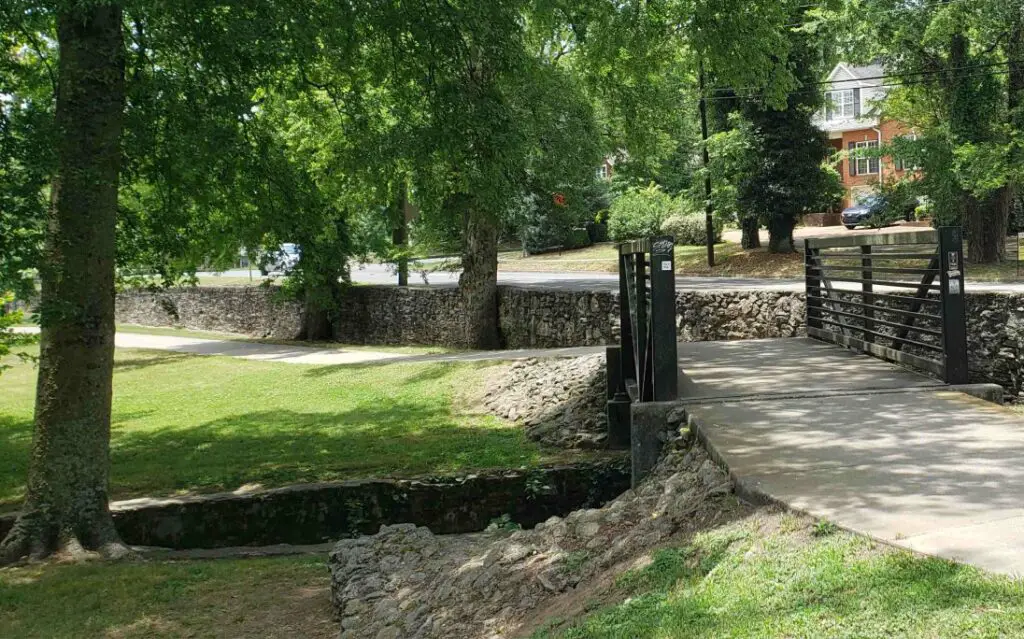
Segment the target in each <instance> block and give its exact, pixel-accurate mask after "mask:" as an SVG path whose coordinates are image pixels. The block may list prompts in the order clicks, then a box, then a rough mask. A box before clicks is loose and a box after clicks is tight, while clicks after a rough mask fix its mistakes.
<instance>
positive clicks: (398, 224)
mask: <svg viewBox="0 0 1024 639" xmlns="http://www.w3.org/2000/svg"><path fill="white" fill-rule="evenodd" d="M396 195H397V197H396V199H395V204H394V208H395V210H394V218H393V226H392V229H391V243H392V244H394V246H395V248H396V249H398V251H399V252H400V254H399V256H398V264H397V266H398V285H399V286H409V257H408V256H407V254H406V252H407V251H408V250H409V218H408V216H407V214H406V204H407V199H408V196H407V194H406V187H405V182H404V181H402V182H401V184H400V185H399V187H398V190H397V193H396Z"/></svg>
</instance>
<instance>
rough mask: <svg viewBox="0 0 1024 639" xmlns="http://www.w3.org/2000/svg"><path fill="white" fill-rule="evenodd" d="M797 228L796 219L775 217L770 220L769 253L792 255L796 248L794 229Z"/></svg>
mask: <svg viewBox="0 0 1024 639" xmlns="http://www.w3.org/2000/svg"><path fill="white" fill-rule="evenodd" d="M795 227H796V218H795V217H793V216H787V215H773V216H772V217H771V218H770V219H769V220H768V252H769V253H792V252H793V251H795V250H796V248H795V247H794V245H793V229H794V228H795Z"/></svg>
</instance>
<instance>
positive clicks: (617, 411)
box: [605, 346, 632, 449]
mask: <svg viewBox="0 0 1024 639" xmlns="http://www.w3.org/2000/svg"><path fill="white" fill-rule="evenodd" d="M605 357H606V362H607V367H608V411H607V414H608V446H609V447H610V448H617V449H625V448H629V442H630V432H631V431H632V423H631V422H632V418H631V416H630V408H629V407H630V404H631V402H630V401H629V393H627V392H626V380H625V378H623V376H622V350H621V348H620V347H618V346H609V347H608V348H607V349H606V350H605Z"/></svg>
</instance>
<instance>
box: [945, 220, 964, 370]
mask: <svg viewBox="0 0 1024 639" xmlns="http://www.w3.org/2000/svg"><path fill="white" fill-rule="evenodd" d="M938 231H939V278H940V281H941V284H942V286H941V289H940V295H941V297H942V341H943V344H942V346H943V356H944V358H945V362H944V364H945V366H944V368H945V375H944V377H945V380H944V381H945V382H946V383H947V384H966V383H967V378H968V371H967V306H966V304H965V302H964V244H963V232H962V231H961V229H960V228H959V227H956V226H943V227H940V228H939V229H938Z"/></svg>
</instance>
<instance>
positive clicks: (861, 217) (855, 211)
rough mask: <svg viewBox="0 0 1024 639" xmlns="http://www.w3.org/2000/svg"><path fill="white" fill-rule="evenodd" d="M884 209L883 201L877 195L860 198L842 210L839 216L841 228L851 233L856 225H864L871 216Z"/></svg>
mask: <svg viewBox="0 0 1024 639" xmlns="http://www.w3.org/2000/svg"><path fill="white" fill-rule="evenodd" d="M884 207H885V200H883V199H882V198H881V197H879V196H877V195H869V196H867V197H864V198H861V199H859V200H857V202H856V203H855V204H854V205H853V206H848V207H846V208H845V209H843V212H842V214H841V216H840V217H841V218H842V222H843V226H845V227H846V228H848V229H850V230H851V231H852V230H853V229H855V228H857V225H859V224H864V223H866V222H867V221H868V220H869V219H871V217H872V216H874V215H876V214H877V213H879V212H881V210H882V209H883V208H884Z"/></svg>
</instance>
